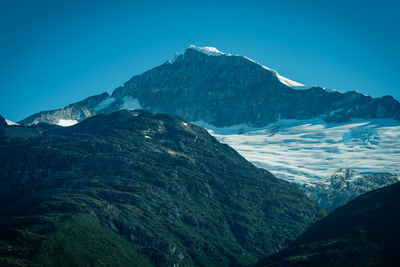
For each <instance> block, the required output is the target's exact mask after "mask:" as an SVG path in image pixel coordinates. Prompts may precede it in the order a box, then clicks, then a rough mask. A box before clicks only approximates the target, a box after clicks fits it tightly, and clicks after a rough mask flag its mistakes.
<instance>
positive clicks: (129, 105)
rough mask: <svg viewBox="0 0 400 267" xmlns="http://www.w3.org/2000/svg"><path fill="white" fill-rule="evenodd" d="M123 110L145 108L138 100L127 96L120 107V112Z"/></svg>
mask: <svg viewBox="0 0 400 267" xmlns="http://www.w3.org/2000/svg"><path fill="white" fill-rule="evenodd" d="M122 109H128V110H135V109H143V108H142V106H141V105H140V103H139V100H138V99H137V98H133V97H131V96H125V97H124V98H123V99H122V105H121V107H120V110H122Z"/></svg>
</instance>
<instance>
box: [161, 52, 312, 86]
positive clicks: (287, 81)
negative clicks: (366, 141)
mask: <svg viewBox="0 0 400 267" xmlns="http://www.w3.org/2000/svg"><path fill="white" fill-rule="evenodd" d="M190 49H193V50H196V51H198V52H200V53H203V54H206V55H208V56H222V55H225V56H234V57H243V58H245V59H247V60H249V61H251V62H253V63H255V64H257V65H259V66H261V67H263V68H264V69H265V70H267V71H271V72H273V73H274V75H275V76H276V77H277V78H278V80H279V81H280V82H281V83H283V84H284V85H286V86H289V87H292V88H293V89H296V90H306V89H309V88H310V87H307V86H305V85H303V84H301V83H299V82H295V81H292V80H290V79H288V78H286V77H283V76H282V75H280V74H279V73H278V72H277V71H276V70H273V69H270V68H268V67H266V66H264V65H262V64H260V63H258V62H256V61H254V60H252V59H250V58H248V57H246V56H241V55H234V54H228V53H223V52H221V51H219V50H218V49H217V48H215V47H212V46H195V45H189V47H188V48H187V49H186V50H185V51H184V52H179V53H176V54H175V56H174V57H173V58H171V59H170V60H168V63H169V64H172V63H174V62H175V61H176V59H177V58H178V57H181V56H183V57H184V56H185V53H186V51H187V50H190Z"/></svg>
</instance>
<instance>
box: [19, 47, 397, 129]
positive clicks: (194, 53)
mask: <svg viewBox="0 0 400 267" xmlns="http://www.w3.org/2000/svg"><path fill="white" fill-rule="evenodd" d="M299 88H301V89H303V90H298V89H299ZM307 88H309V89H307ZM137 108H143V109H146V110H149V111H152V112H157V113H168V114H173V115H178V116H180V117H182V118H184V119H186V120H188V121H203V122H206V123H208V124H211V125H214V126H217V127H225V126H232V125H237V124H247V125H249V126H255V127H261V126H265V125H268V124H270V123H272V122H276V121H277V120H279V119H310V118H316V117H320V118H323V119H324V120H325V121H328V122H345V121H349V120H350V119H352V118H395V119H397V120H399V119H400V103H399V102H398V101H396V100H395V99H394V98H393V97H391V96H385V97H382V98H372V97H369V96H365V95H363V94H361V93H358V92H354V91H353V92H347V93H340V92H338V91H331V90H325V89H324V88H321V87H311V88H310V87H306V86H303V85H302V84H300V83H297V82H294V81H292V80H290V79H287V78H285V77H283V76H281V75H279V74H278V73H277V72H276V71H274V70H272V69H269V68H267V67H265V66H263V65H261V64H259V63H257V62H255V61H253V60H251V59H249V58H247V57H245V56H238V55H231V54H227V53H223V52H220V51H219V50H218V49H216V48H213V47H196V46H193V45H192V46H190V47H189V48H187V49H186V50H185V51H184V52H181V53H177V54H176V55H175V56H174V57H173V58H172V59H170V60H168V61H166V62H165V63H164V64H162V65H160V66H158V67H156V68H154V69H152V70H149V71H146V72H144V73H143V74H140V75H136V76H134V77H132V78H131V79H130V80H129V81H127V82H126V83H125V84H124V85H123V86H121V87H118V88H117V89H115V90H114V91H113V93H112V95H111V96H109V95H108V94H107V93H104V94H101V95H98V96H93V97H90V98H87V99H85V100H83V101H82V102H78V103H75V104H72V105H70V106H68V107H66V108H61V109H58V110H53V111H45V112H41V113H37V114H34V115H32V116H30V117H28V118H26V119H24V120H22V121H21V122H20V123H21V124H23V125H29V124H32V123H39V122H47V123H53V124H60V123H61V124H62V123H67V124H72V123H73V122H75V121H76V122H78V121H82V120H83V119H85V118H87V117H89V116H92V115H95V114H99V113H106V114H109V113H111V112H114V111H117V110H121V109H137ZM61 120H63V121H61Z"/></svg>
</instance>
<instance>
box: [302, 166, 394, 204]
mask: <svg viewBox="0 0 400 267" xmlns="http://www.w3.org/2000/svg"><path fill="white" fill-rule="evenodd" d="M398 181H399V179H398V177H397V175H395V174H392V173H372V174H362V173H358V172H356V171H354V170H351V169H340V170H338V171H337V172H335V173H334V174H333V175H332V177H331V178H330V179H328V180H324V181H319V182H315V183H314V184H305V185H303V191H304V192H305V193H306V194H307V195H308V196H309V197H310V198H311V199H313V200H314V201H316V202H317V203H318V204H319V205H320V206H321V207H323V208H325V209H327V210H334V209H335V208H337V207H340V206H342V205H344V204H346V203H347V202H349V201H350V200H352V199H354V198H356V197H357V196H359V195H362V194H364V193H366V192H368V191H371V190H374V189H377V188H380V187H384V186H387V185H391V184H394V183H397V182H398Z"/></svg>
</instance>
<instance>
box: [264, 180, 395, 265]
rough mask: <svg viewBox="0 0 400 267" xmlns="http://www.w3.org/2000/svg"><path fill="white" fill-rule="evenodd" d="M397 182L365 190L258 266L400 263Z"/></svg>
mask: <svg viewBox="0 0 400 267" xmlns="http://www.w3.org/2000/svg"><path fill="white" fill-rule="evenodd" d="M399 205H400V183H396V184H393V185H391V186H387V187H384V188H381V189H377V190H375V191H372V192H369V193H366V194H364V195H362V196H359V197H358V198H356V199H354V200H352V201H350V202H349V203H347V204H346V205H344V206H343V207H340V208H338V209H336V210H334V211H333V212H331V213H330V214H329V215H328V216H327V217H326V218H324V219H322V220H320V221H319V222H318V223H316V224H315V225H313V226H312V227H310V228H309V229H308V230H307V231H306V232H305V233H304V235H303V236H302V237H301V238H299V239H298V240H297V241H296V242H294V244H292V245H291V246H290V247H289V248H287V249H285V250H283V251H281V252H280V253H278V254H275V255H273V256H271V257H269V258H267V259H266V260H264V261H262V262H260V263H259V264H258V265H257V266H399V265H400V259H399V256H398V251H399V249H400V245H399V238H400V228H399V225H400V212H399Z"/></svg>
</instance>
